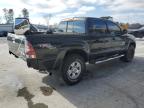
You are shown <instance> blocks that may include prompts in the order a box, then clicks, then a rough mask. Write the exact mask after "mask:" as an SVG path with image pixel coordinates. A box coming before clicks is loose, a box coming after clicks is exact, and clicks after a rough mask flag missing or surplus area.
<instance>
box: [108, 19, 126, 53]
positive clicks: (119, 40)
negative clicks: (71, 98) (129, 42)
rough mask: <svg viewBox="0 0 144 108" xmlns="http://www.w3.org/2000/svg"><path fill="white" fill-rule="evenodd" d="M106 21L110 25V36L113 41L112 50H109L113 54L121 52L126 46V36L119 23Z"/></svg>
mask: <svg viewBox="0 0 144 108" xmlns="http://www.w3.org/2000/svg"><path fill="white" fill-rule="evenodd" d="M106 23H107V27H108V37H110V41H111V48H110V49H111V50H109V51H110V53H113V54H116V53H119V52H120V51H122V50H124V48H125V45H126V43H125V42H126V40H125V39H126V38H125V37H124V36H122V32H121V29H120V27H119V26H118V25H117V24H115V23H113V22H111V21H106Z"/></svg>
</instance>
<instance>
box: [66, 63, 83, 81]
mask: <svg viewBox="0 0 144 108" xmlns="http://www.w3.org/2000/svg"><path fill="white" fill-rule="evenodd" d="M80 73H81V63H80V62H78V61H74V62H72V63H71V64H70V66H69V68H68V71H67V75H68V77H69V78H70V79H72V80H74V79H77V78H78V77H79V75H80Z"/></svg>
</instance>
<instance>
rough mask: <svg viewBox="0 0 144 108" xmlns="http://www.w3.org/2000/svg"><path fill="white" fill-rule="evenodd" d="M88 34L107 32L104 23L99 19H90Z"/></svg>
mask: <svg viewBox="0 0 144 108" xmlns="http://www.w3.org/2000/svg"><path fill="white" fill-rule="evenodd" d="M88 32H89V33H92V34H105V33H106V32H107V27H106V24H105V22H104V21H102V20H99V19H90V20H89V26H88Z"/></svg>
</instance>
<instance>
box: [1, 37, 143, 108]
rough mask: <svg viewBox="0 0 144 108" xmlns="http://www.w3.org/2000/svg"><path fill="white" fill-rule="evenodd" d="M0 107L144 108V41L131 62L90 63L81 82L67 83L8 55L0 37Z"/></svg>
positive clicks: (138, 41) (138, 46) (139, 42)
mask: <svg viewBox="0 0 144 108" xmlns="http://www.w3.org/2000/svg"><path fill="white" fill-rule="evenodd" d="M0 49H1V50H0V108H144V50H143V49H144V40H140V39H138V40H137V49H136V55H135V59H134V61H133V62H132V63H123V62H120V61H119V60H113V61H109V62H106V63H102V64H98V65H88V66H87V68H88V73H87V74H85V75H84V79H83V81H82V82H80V83H79V84H77V85H75V86H66V85H63V84H60V83H59V82H57V80H56V79H55V77H53V76H51V77H50V76H48V75H46V74H41V73H39V72H37V71H36V70H34V69H30V68H28V67H27V66H26V63H25V62H24V61H23V60H21V59H16V58H15V57H14V56H12V55H9V54H8V46H7V44H6V39H5V38H1V39H0Z"/></svg>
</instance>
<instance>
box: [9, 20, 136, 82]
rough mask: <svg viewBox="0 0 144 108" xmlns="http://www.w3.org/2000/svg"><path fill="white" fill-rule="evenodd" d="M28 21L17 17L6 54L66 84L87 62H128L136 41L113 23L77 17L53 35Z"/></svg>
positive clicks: (79, 74)
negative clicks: (56, 77) (35, 29)
mask: <svg viewBox="0 0 144 108" xmlns="http://www.w3.org/2000/svg"><path fill="white" fill-rule="evenodd" d="M30 25H31V24H30V23H29V20H28V19H25V18H17V19H16V23H15V34H8V37H7V40H8V46H9V53H10V54H13V55H15V56H16V57H20V58H22V59H23V60H25V61H26V62H27V65H28V67H32V68H34V69H37V70H46V71H48V72H53V73H52V74H56V75H58V76H59V77H60V78H62V79H63V80H64V81H65V82H66V83H67V84H69V85H72V84H76V83H78V82H79V81H80V80H81V79H82V77H83V74H84V72H86V62H88V63H90V64H95V63H101V62H105V61H108V60H112V59H116V58H120V59H121V60H122V61H124V62H131V61H132V60H133V57H134V53H135V48H136V42H135V38H134V36H133V35H130V34H124V33H123V31H122V30H121V28H120V26H119V25H118V24H116V23H114V22H112V21H109V20H105V19H101V18H91V17H76V18H69V19H65V20H63V21H61V22H60V24H59V27H58V29H57V31H56V32H53V33H52V32H51V34H46V33H39V32H36V31H33V30H32V29H31V26H30Z"/></svg>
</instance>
